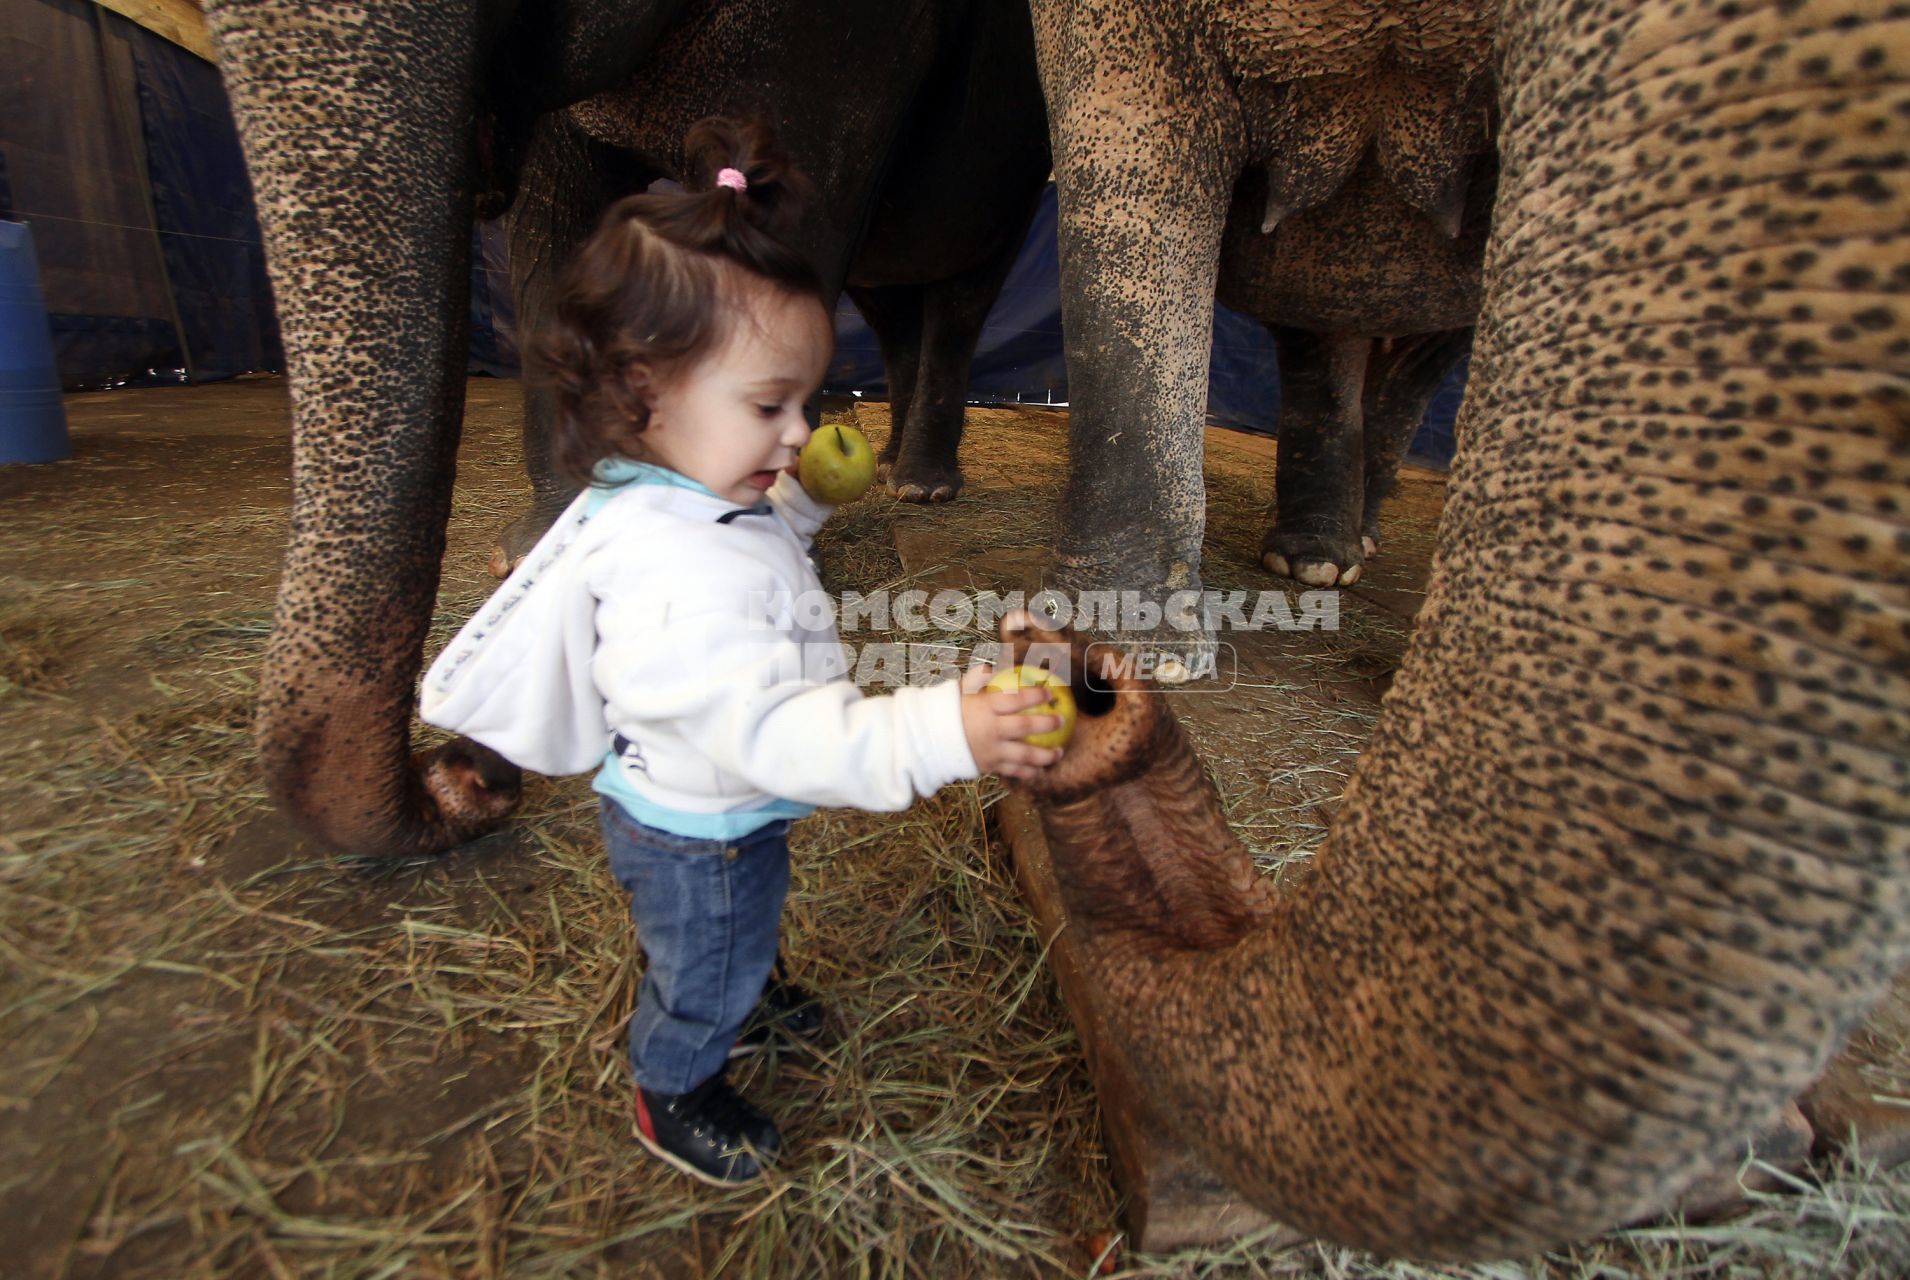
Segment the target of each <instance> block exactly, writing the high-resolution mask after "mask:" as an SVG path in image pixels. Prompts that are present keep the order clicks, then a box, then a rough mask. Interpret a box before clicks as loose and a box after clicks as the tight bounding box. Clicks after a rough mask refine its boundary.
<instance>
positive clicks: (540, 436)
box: [491, 115, 649, 578]
mask: <svg viewBox="0 0 1910 1280" xmlns="http://www.w3.org/2000/svg"><path fill="white" fill-rule="evenodd" d="M619 154H620V153H617V152H616V151H615V149H614V148H611V147H609V146H607V145H605V144H603V143H599V142H595V141H593V140H592V139H590V138H589V137H587V136H586V135H585V134H584V133H583V131H582V130H580V129H578V128H577V127H576V126H575V125H573V124H571V123H570V122H569V121H568V120H566V119H564V118H563V117H562V116H561V115H549V116H545V117H544V118H543V119H542V120H541V121H539V123H538V125H537V127H536V129H535V131H534V133H533V135H532V139H531V143H530V146H529V149H528V151H527V154H526V156H525V159H524V174H523V179H522V181H521V182H520V183H519V186H518V196H517V200H516V203H515V204H513V205H512V207H511V211H510V215H509V217H508V219H507V221H506V223H505V228H506V231H507V233H508V235H509V239H510V246H511V293H512V297H513V300H514V302H515V304H516V308H517V325H518V334H519V338H520V349H521V350H522V351H523V352H524V355H525V358H526V359H527V360H528V358H529V343H530V341H531V338H532V335H535V334H536V333H538V332H539V331H540V330H541V329H542V327H543V321H544V318H545V316H546V315H548V314H549V308H550V303H551V297H552V294H553V292H554V290H555V288H556V284H557V278H558V274H559V272H561V271H562V269H563V266H564V264H565V263H566V262H568V261H569V260H570V256H571V254H572V253H574V252H576V249H577V246H578V245H580V244H582V243H583V242H584V240H585V239H586V238H587V237H588V236H589V235H590V232H591V230H592V229H593V228H594V227H595V226H596V224H597V219H598V217H599V216H600V215H601V214H602V213H603V210H604V209H605V208H606V207H607V206H608V205H609V204H610V203H611V202H612V201H613V200H615V199H616V198H617V197H619V196H621V195H623V194H626V193H628V192H630V191H635V190H640V189H641V188H642V185H643V182H644V180H645V179H646V178H647V177H648V176H649V175H648V174H647V173H645V172H644V171H642V170H640V169H638V168H637V167H635V165H634V162H631V161H620V160H619V158H618V157H619ZM523 388H524V473H525V476H526V478H527V479H528V480H529V481H530V490H531V503H530V508H529V510H527V511H525V512H524V514H522V515H520V516H518V517H517V518H516V519H515V520H513V521H512V522H511V523H510V524H508V525H506V526H505V527H504V529H503V530H502V531H501V532H500V533H499V534H498V545H497V548H496V549H495V550H494V551H493V553H492V556H491V572H492V573H493V574H495V575H497V576H498V577H500V578H501V577H504V576H505V575H506V574H508V573H509V572H510V571H511V570H512V569H514V568H516V567H517V564H518V562H519V561H520V560H522V559H523V558H524V556H525V555H526V554H528V553H529V551H530V549H531V548H532V547H533V546H535V545H536V543H537V540H538V539H539V538H541V537H543V536H544V531H545V530H546V529H548V528H550V526H551V523H552V522H553V521H555V520H556V519H557V517H558V516H559V515H561V514H562V513H563V510H564V508H565V507H566V506H568V505H569V504H570V500H571V499H572V498H574V497H576V496H577V486H576V485H575V484H574V483H572V482H571V481H569V480H566V479H564V478H563V477H562V476H560V475H559V474H558V473H557V471H556V468H555V467H554V466H553V465H552V464H551V458H550V437H551V429H552V427H553V426H554V425H555V423H556V412H557V410H556V405H555V402H554V401H553V400H552V398H551V395H550V393H549V391H548V390H546V389H545V388H544V387H543V386H542V385H540V384H539V383H538V382H537V381H536V380H535V379H534V378H531V377H526V378H525V379H524V382H523Z"/></svg>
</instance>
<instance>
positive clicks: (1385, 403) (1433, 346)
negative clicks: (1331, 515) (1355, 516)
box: [1360, 329, 1472, 560]
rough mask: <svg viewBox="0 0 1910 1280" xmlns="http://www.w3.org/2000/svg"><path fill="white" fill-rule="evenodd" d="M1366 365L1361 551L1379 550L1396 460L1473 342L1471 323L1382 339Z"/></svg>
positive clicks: (1395, 482)
mask: <svg viewBox="0 0 1910 1280" xmlns="http://www.w3.org/2000/svg"><path fill="white" fill-rule="evenodd" d="M1378 345H1379V350H1377V351H1376V352H1375V353H1374V356H1373V359H1372V361H1371V362H1370V363H1369V364H1368V366H1367V383H1366V397H1365V406H1366V407H1365V413H1364V427H1365V429H1364V433H1363V435H1364V452H1365V468H1366V494H1365V499H1364V501H1363V502H1362V504H1361V515H1360V551H1361V552H1362V553H1363V554H1364V556H1365V558H1366V559H1368V560H1370V559H1372V558H1373V557H1374V556H1376V555H1378V554H1379V513H1380V508H1381V507H1382V506H1383V505H1384V504H1385V502H1386V500H1387V499H1388V498H1390V497H1392V496H1393V490H1395V489H1397V488H1398V487H1399V464H1400V461H1401V459H1403V458H1404V457H1405V456H1406V449H1407V447H1408V446H1409V445H1411V444H1412V442H1413V435H1414V433H1415V432H1417V431H1418V430H1419V424H1420V423H1421V422H1423V421H1424V420H1425V417H1426V409H1427V407H1428V406H1429V405H1431V404H1432V399H1433V396H1435V395H1437V394H1438V392H1439V387H1440V384H1441V383H1443V382H1444V381H1445V380H1446V375H1447V374H1448V373H1450V372H1451V371H1452V367H1453V365H1455V364H1457V363H1458V362H1459V358H1460V357H1461V356H1463V355H1464V354H1465V353H1466V351H1467V349H1468V348H1469V347H1471V346H1472V330H1471V329H1455V330H1450V331H1447V332H1445V333H1429V334H1415V335H1413V336H1412V337H1408V338H1395V339H1392V340H1391V341H1390V342H1382V343H1380V344H1378Z"/></svg>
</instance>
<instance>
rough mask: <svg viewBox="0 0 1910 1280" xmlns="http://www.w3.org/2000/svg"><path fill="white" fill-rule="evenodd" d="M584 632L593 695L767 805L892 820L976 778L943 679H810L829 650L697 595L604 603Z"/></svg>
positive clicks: (955, 703) (954, 693)
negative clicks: (863, 687) (879, 689)
mask: <svg viewBox="0 0 1910 1280" xmlns="http://www.w3.org/2000/svg"><path fill="white" fill-rule="evenodd" d="M659 623H661V625H659ZM597 631H598V637H599V643H598V648H597V656H596V666H595V673H596V680H597V685H598V687H599V688H600V689H601V690H602V691H603V693H604V695H605V696H606V698H607V699H608V701H609V702H610V704H611V706H612V708H613V709H619V708H628V709H630V712H631V714H634V715H637V716H640V717H641V718H642V719H644V720H649V721H652V722H658V723H660V724H665V725H667V727H668V736H669V737H671V738H675V739H677V740H678V741H680V742H681V743H683V744H684V748H685V749H688V750H694V751H697V752H700V753H702V754H703V755H704V756H705V757H707V758H708V759H709V760H710V762H711V763H713V764H714V765H716V767H717V768H719V769H721V770H723V771H725V772H728V773H732V774H735V775H736V776H738V777H741V778H743V779H745V780H746V781H748V782H749V783H750V785H752V786H754V787H756V788H758V789H760V790H762V791H764V792H766V793H768V794H769V795H773V796H777V797H779V798H781V799H785V800H794V801H798V802H801V803H805V804H815V805H831V806H843V807H849V808H857V809H874V810H888V811H893V810H898V809H905V808H907V807H908V806H909V805H910V804H911V803H912V802H913V801H914V800H915V798H916V797H917V796H926V795H930V794H932V793H934V792H935V791H936V790H938V789H939V788H941V787H943V786H945V785H946V784H948V783H950V782H954V781H956V780H958V779H961V778H972V777H975V776H976V773H977V770H976V768H975V760H974V756H973V755H972V754H971V753H970V752H969V749H968V739H967V736H966V734H965V733H964V732H963V729H962V712H961V692H960V689H959V687H958V686H957V684H956V682H955V681H952V680H950V681H945V682H942V683H940V684H934V685H927V686H919V687H918V686H909V687H904V688H901V689H897V690H896V691H895V692H894V693H893V694H889V695H884V696H880V697H864V696H863V695H862V693H861V691H860V690H858V689H857V688H856V687H855V686H854V685H853V684H852V683H850V682H849V681H848V680H844V679H833V680H830V679H825V678H822V675H821V672H822V671H823V670H824V668H823V667H822V665H821V664H822V663H824V662H825V661H827V660H832V659H835V658H836V656H837V654H838V653H839V650H837V649H836V648H835V647H834V646H829V650H830V652H829V653H828V654H827V655H826V657H825V655H824V654H823V653H822V652H821V650H822V648H823V646H818V645H803V644H800V643H798V642H797V641H796V640H794V639H793V638H791V637H790V636H788V635H786V634H784V633H783V632H781V631H779V630H777V629H775V628H773V627H769V626H766V625H763V624H762V622H761V620H760V619H755V618H752V617H750V616H749V613H748V611H747V610H745V609H743V608H731V607H728V606H727V604H726V603H725V602H720V601H711V600H708V599H705V600H702V601H695V602H680V605H679V607H672V608H670V609H669V610H668V612H667V615H664V616H659V614H658V612H657V611H656V610H655V609H654V608H652V607H647V606H645V605H642V604H640V603H636V602H627V601H620V600H619V599H617V598H616V597H611V598H607V599H605V600H604V601H603V602H602V603H600V604H599V606H598V610H597ZM805 661H807V662H808V663H809V664H811V667H810V669H808V670H805Z"/></svg>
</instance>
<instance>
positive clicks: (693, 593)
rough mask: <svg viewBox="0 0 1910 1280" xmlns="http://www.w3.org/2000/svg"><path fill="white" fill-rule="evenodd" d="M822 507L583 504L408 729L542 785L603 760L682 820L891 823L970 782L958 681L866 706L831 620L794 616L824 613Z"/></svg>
mask: <svg viewBox="0 0 1910 1280" xmlns="http://www.w3.org/2000/svg"><path fill="white" fill-rule="evenodd" d="M664 475H666V476H673V475H674V473H664ZM830 510H831V508H829V507H827V506H824V505H822V504H820V503H817V502H816V501H815V500H814V499H812V498H810V497H809V495H808V494H807V493H805V492H804V491H803V489H802V486H801V485H800V484H799V483H798V482H797V481H796V478H795V477H794V476H791V475H783V476H779V477H778V478H777V481H776V483H775V485H774V486H773V487H772V488H771V489H770V491H769V495H768V501H767V503H765V504H763V505H761V506H758V507H752V508H739V507H737V506H736V505H735V504H734V503H731V502H729V501H727V500H725V499H723V498H721V497H719V496H717V495H715V494H713V493H710V492H709V491H708V490H706V489H703V488H702V487H701V486H697V487H694V488H690V487H683V482H681V480H680V478H676V479H675V480H674V481H671V482H665V483H632V484H626V485H624V486H623V487H621V488H618V489H614V490H610V491H608V494H607V496H606V492H605V491H604V490H601V489H597V490H586V491H585V493H583V494H582V495H580V496H579V497H578V498H577V500H576V501H575V502H573V503H572V504H571V505H570V507H569V508H568V509H567V510H566V511H565V512H564V514H563V516H562V517H561V518H560V519H559V520H558V521H557V522H556V523H555V524H554V525H552V526H551V529H550V531H549V532H548V533H546V534H545V535H544V537H543V538H542V539H541V540H540V541H539V542H538V544H537V545H536V547H534V548H533V549H532V551H531V554H530V555H529V556H527V557H526V558H525V560H524V562H523V564H522V565H520V566H519V568H518V569H517V570H516V571H515V572H513V573H512V574H511V576H510V577H509V578H507V579H506V580H505V581H504V583H503V585H502V586H500V587H499V588H498V590H497V591H496V593H495V594H493V595H492V597H491V598H490V599H489V600H488V601H486V602H485V604H484V606H483V607H482V608H480V609H479V610H478V611H477V613H476V614H475V615H474V616H473V617H472V619H471V620H470V622H468V623H467V624H465V626H464V628H463V629H462V630H461V631H459V632H458V634H457V636H456V637H455V638H454V639H453V640H452V641H451V643H450V644H449V645H447V646H446V647H445V649H444V652H442V653H441V654H439V655H438V658H437V660H436V661H435V662H433V663H432V664H431V667H430V669H429V670H428V671H427V672H426V673H425V677H424V684H423V690H422V695H421V714H422V715H423V717H424V719H425V720H426V721H428V722H430V723H432V724H435V725H440V726H442V727H444V728H446V729H450V730H453V731H455V732H457V733H461V734H464V735H465V736H467V737H469V738H472V739H473V740H475V741H478V742H481V743H483V744H484V745H485V746H488V747H490V748H492V749H493V750H495V751H497V752H498V753H499V754H501V755H503V756H504V757H505V758H506V759H508V760H511V761H513V762H514V763H516V764H518V765H520V766H522V767H523V768H526V769H531V770H534V771H536V772H538V773H546V774H570V773H580V772H583V771H585V770H588V769H592V768H595V767H597V766H598V765H599V764H602V763H605V762H606V758H608V760H609V761H610V762H611V767H614V768H615V769H616V770H618V771H619V778H618V781H619V782H620V783H621V784H623V785H624V786H627V787H628V788H629V789H630V790H631V791H632V792H634V793H635V794H636V795H637V796H638V797H640V798H641V799H642V800H643V801H644V802H645V803H646V804H648V805H651V806H655V807H657V808H659V809H662V810H673V811H677V812H681V813H684V814H690V815H705V814H707V815H716V814H727V813H736V812H744V811H753V810H757V809H762V808H764V807H766V806H769V805H771V804H772V803H773V802H774V801H776V800H787V801H798V802H801V803H804V804H815V805H839V806H848V807H854V808H859V809H875V810H898V809H903V808H906V807H907V806H908V805H909V804H910V803H911V802H912V801H913V800H914V799H915V797H917V796H926V795H929V794H931V793H933V792H934V791H936V790H937V789H939V788H940V787H942V786H944V785H946V784H947V783H950V782H953V781H956V780H957V779H961V778H972V777H974V776H976V773H977V769H976V767H975V760H974V756H973V755H972V754H971V753H970V751H969V749H968V740H967V737H966V735H965V733H964V732H963V728H962V716H961V694H960V689H959V687H958V686H957V684H956V682H955V681H952V680H950V681H944V682H941V683H939V684H933V685H926V686H919V687H905V688H901V689H898V690H896V691H895V693H894V694H893V695H888V696H882V697H864V696H863V695H862V693H861V691H860V690H858V689H857V688H856V687H855V685H854V684H852V683H850V682H849V681H848V680H847V679H846V678H843V672H844V670H845V663H844V661H843V656H842V646H841V642H840V640H839V639H838V637H837V634H836V628H835V621H834V617H833V615H832V614H831V613H829V612H828V611H822V610H814V609H810V610H804V609H800V608H795V607H793V606H794V605H795V604H796V603H797V602H799V601H801V600H802V599H803V597H804V595H805V593H814V594H813V595H812V596H810V597H809V598H810V599H811V600H821V599H822V598H823V597H822V596H821V591H822V584H821V582H820V581H819V580H818V579H817V577H816V572H815V569H814V567H813V566H812V565H811V564H810V562H809V557H808V542H809V539H810V538H811V537H812V536H813V535H814V533H815V531H816V530H817V529H818V528H820V527H821V525H822V522H823V520H824V519H826V518H827V517H828V515H829V512H830ZM613 735H621V737H622V738H623V739H625V740H627V744H619V745H620V746H622V748H623V749H622V750H621V751H620V752H617V753H612V752H611V751H610V744H611V739H612V736H613ZM599 789H603V788H602V787H601V786H600V788H599Z"/></svg>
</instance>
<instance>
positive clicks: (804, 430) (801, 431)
mask: <svg viewBox="0 0 1910 1280" xmlns="http://www.w3.org/2000/svg"><path fill="white" fill-rule="evenodd" d="M791 418H792V419H793V420H792V421H791V422H790V424H789V429H788V430H787V431H785V432H783V443H784V444H786V445H788V446H789V447H790V448H792V449H800V448H802V447H803V446H804V445H806V444H808V443H809V419H807V418H805V417H803V416H802V415H801V414H800V413H798V414H792V415H791Z"/></svg>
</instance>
